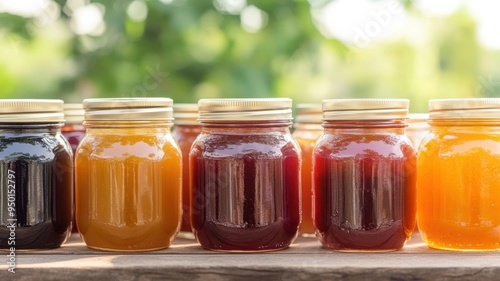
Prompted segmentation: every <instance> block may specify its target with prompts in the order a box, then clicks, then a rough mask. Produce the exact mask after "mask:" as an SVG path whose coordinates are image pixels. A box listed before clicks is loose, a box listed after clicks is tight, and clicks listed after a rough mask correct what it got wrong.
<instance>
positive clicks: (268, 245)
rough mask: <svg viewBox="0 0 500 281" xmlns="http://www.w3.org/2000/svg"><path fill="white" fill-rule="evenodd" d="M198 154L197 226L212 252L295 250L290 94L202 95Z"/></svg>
mask: <svg viewBox="0 0 500 281" xmlns="http://www.w3.org/2000/svg"><path fill="white" fill-rule="evenodd" d="M198 106H199V114H200V115H199V120H200V124H201V126H202V131H201V134H200V135H199V136H198V138H197V139H196V141H195V142H194V144H193V147H192V149H191V152H190V166H191V225H192V228H193V231H194V234H195V237H196V239H197V240H198V242H199V243H200V244H201V246H202V247H203V248H205V249H209V250H219V251H269V250H278V249H283V248H287V247H288V246H289V245H290V244H291V243H292V242H293V240H294V239H295V238H296V236H297V232H298V228H299V224H300V212H301V211H300V162H301V161H300V147H299V146H298V144H297V143H296V142H295V140H294V139H293V138H292V136H291V134H290V130H289V126H290V125H291V120H292V111H291V106H292V101H291V100H290V99H284V98H276V99H202V100H200V101H199V103H198Z"/></svg>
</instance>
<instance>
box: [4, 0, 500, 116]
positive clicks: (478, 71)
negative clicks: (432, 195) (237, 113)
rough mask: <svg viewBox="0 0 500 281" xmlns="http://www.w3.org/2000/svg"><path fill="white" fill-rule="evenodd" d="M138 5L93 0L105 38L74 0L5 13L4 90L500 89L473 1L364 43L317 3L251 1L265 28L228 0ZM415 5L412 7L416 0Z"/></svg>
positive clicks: (182, 98) (256, 92)
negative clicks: (349, 37) (37, 13)
mask: <svg viewBox="0 0 500 281" xmlns="http://www.w3.org/2000/svg"><path fill="white" fill-rule="evenodd" d="M131 2H132V1H130V0H121V1H116V0H111V1H104V0H101V1H92V2H91V3H98V4H100V5H101V7H103V8H104V11H105V12H104V22H105V25H106V28H105V31H104V33H103V34H100V35H77V34H75V33H73V31H72V30H71V28H70V26H71V21H72V15H71V13H68V12H65V11H66V9H65V5H66V1H65V0H58V1H57V3H58V5H59V9H60V10H61V12H60V13H61V16H60V17H58V19H57V20H56V21H50V22H48V23H47V22H43V21H42V22H40V19H37V18H23V17H19V16H14V15H10V14H6V13H3V14H1V13H0V46H1V47H0V97H2V98H56V97H57V98H63V99H65V100H66V101H69V102H79V101H81V100H82V99H83V98H87V97H142V96H166V97H171V98H173V99H174V101H176V102H195V101H197V100H198V99H200V98H209V97H271V96H279V97H291V98H293V99H294V100H295V102H296V103H298V102H320V101H321V100H322V99H326V98H336V97H404V98H410V99H411V101H412V110H413V111H426V109H427V100H428V99H429V98H438V97H443V98H444V97H473V96H476V97H477V96H495V95H496V94H497V93H498V92H499V90H500V83H496V81H495V79H494V77H500V72H498V70H497V68H496V66H495V64H493V63H492V61H494V60H497V59H498V57H499V53H498V52H495V51H485V50H482V49H481V47H480V46H478V44H477V43H476V39H475V37H476V35H475V30H476V26H475V23H474V21H473V20H472V19H471V17H470V16H469V14H468V13H467V11H464V10H461V11H459V12H457V13H455V14H453V15H452V16H450V17H446V18H437V17H428V16H426V15H422V14H418V13H417V12H413V14H414V16H415V17H420V21H419V22H420V24H421V25H422V28H423V29H424V30H425V32H426V33H427V36H426V38H428V40H427V42H425V43H422V44H420V45H415V44H411V43H410V42H408V40H399V41H397V42H390V43H377V44H374V45H373V46H369V47H366V48H356V47H353V46H347V45H345V44H343V43H341V42H340V41H338V40H335V39H327V38H325V37H324V36H323V35H322V34H321V33H320V31H319V29H318V28H317V27H316V25H315V24H314V20H313V18H312V16H311V4H310V2H308V1H306V0H293V1H284V0H283V1H282V0H278V1H268V0H248V1H247V5H254V6H256V7H258V8H259V9H261V10H262V11H264V12H265V13H266V14H267V25H265V26H264V27H263V28H262V29H261V30H259V31H257V32H248V31H246V30H245V29H243V28H242V26H241V24H240V21H241V20H240V15H239V14H231V13H228V12H224V11H220V9H217V7H216V4H217V3H216V1H214V2H213V1H199V0H175V1H173V2H172V3H170V4H165V3H163V2H161V1H159V0H150V1H145V2H144V3H145V4H146V5H147V17H146V18H145V20H143V21H137V20H134V19H132V18H130V16H129V15H128V13H127V7H129V4H130V3H131ZM319 2H324V3H319ZM319 2H318V1H315V5H322V4H326V3H328V2H329V0H324V1H319ZM318 3H319V4H318ZM405 7H406V9H408V10H410V11H411V10H412V5H411V1H405ZM492 77H493V78H492ZM499 80H500V79H499ZM499 82H500V81H499Z"/></svg>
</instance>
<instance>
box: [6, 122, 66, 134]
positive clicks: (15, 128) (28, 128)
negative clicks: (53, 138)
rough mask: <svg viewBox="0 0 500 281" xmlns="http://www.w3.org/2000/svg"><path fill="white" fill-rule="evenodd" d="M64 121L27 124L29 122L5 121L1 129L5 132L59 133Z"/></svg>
mask: <svg viewBox="0 0 500 281" xmlns="http://www.w3.org/2000/svg"><path fill="white" fill-rule="evenodd" d="M62 126H63V123H49V124H47V123H44V124H33V123H30V124H27V123H3V124H0V130H1V131H4V132H6V131H7V132H15V133H54V134H55V133H57V132H60V131H61V127H62Z"/></svg>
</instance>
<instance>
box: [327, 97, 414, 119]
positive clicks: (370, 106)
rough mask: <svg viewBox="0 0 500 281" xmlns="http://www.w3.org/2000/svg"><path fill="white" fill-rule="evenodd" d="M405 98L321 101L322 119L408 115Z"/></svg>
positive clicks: (407, 103) (386, 117)
mask: <svg viewBox="0 0 500 281" xmlns="http://www.w3.org/2000/svg"><path fill="white" fill-rule="evenodd" d="M409 106H410V101H409V100H407V99H331V100H324V101H323V120H326V121H328V120H331V121H335V120H390V119H405V118H407V117H408V108H409Z"/></svg>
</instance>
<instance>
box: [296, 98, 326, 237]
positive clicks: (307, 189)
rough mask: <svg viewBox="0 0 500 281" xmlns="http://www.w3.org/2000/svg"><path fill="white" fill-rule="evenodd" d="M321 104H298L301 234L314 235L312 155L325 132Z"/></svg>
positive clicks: (297, 134)
mask: <svg viewBox="0 0 500 281" xmlns="http://www.w3.org/2000/svg"><path fill="white" fill-rule="evenodd" d="M322 119H323V111H322V109H321V104H298V105H297V106H296V117H295V123H294V129H295V130H294V131H293V134H292V136H293V137H294V139H295V140H296V141H297V143H298V144H299V146H300V149H301V150H302V223H301V224H300V227H299V234H300V235H302V236H314V224H313V218H312V156H313V149H314V145H315V144H316V141H317V140H318V138H319V137H320V136H321V135H322V134H323V127H322V126H321V123H322V122H323V121H322Z"/></svg>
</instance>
